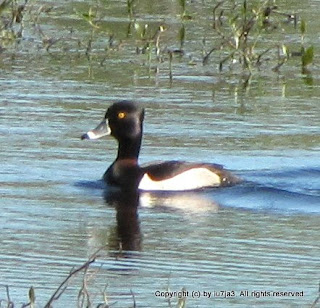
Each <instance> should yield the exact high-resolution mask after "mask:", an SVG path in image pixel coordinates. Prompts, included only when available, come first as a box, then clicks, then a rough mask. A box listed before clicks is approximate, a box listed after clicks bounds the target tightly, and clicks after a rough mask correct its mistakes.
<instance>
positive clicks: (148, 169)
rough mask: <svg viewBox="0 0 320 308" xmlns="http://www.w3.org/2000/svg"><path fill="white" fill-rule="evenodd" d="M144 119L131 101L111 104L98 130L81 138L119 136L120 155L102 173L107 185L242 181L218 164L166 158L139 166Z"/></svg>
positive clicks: (175, 186)
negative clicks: (163, 160) (166, 159)
mask: <svg viewBox="0 0 320 308" xmlns="http://www.w3.org/2000/svg"><path fill="white" fill-rule="evenodd" d="M143 120H144V109H143V108H141V107H140V106H139V105H138V104H136V103H133V102H131V101H121V102H117V103H114V104H113V105H112V106H110V107H109V109H108V110H107V112H106V114H105V117H104V119H103V121H102V122H101V123H100V124H99V125H98V126H97V127H96V128H95V129H93V130H90V131H88V132H87V133H86V134H84V135H82V137H81V139H98V138H100V137H103V136H106V135H111V136H113V137H114V138H115V139H117V141H118V143H119V146H118V155H117V158H116V160H115V161H114V162H113V164H112V165H111V166H110V167H109V168H108V169H107V171H106V172H105V174H104V176H103V179H104V181H105V182H107V184H108V185H111V186H118V187H120V188H123V189H140V190H149V191H157V190H161V191H178V190H194V189H199V188H205V187H220V186H231V185H234V184H236V183H239V181H240V179H239V178H238V177H236V176H234V175H232V174H231V173H230V172H229V171H227V170H225V169H223V167H222V166H221V165H217V164H210V163H188V162H184V161H166V162H156V163H151V164H146V165H141V166H140V165H139V164H138V157H139V152H140V147H141V140H142V131H143Z"/></svg>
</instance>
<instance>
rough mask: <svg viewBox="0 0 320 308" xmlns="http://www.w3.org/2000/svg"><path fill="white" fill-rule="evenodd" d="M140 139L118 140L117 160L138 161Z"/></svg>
mask: <svg viewBox="0 0 320 308" xmlns="http://www.w3.org/2000/svg"><path fill="white" fill-rule="evenodd" d="M141 139H142V137H139V138H134V139H129V138H128V139H124V140H119V146H118V155H117V160H118V159H133V160H136V161H138V157H139V152H140V147H141Z"/></svg>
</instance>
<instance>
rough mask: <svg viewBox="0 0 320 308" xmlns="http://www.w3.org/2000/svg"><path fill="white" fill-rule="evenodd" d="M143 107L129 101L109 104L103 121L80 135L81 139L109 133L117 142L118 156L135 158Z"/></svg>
mask: <svg viewBox="0 0 320 308" xmlns="http://www.w3.org/2000/svg"><path fill="white" fill-rule="evenodd" d="M143 119H144V109H143V108H142V107H140V106H139V105H138V104H137V103H134V102H131V101H120V102H117V103H114V104H113V105H111V106H110V107H109V108H108V110H107V112H106V114H105V117H104V119H103V121H102V122H101V123H100V124H99V125H98V126H97V127H96V128H95V129H92V130H90V131H88V132H87V133H86V134H83V135H82V136H81V139H98V138H101V137H103V136H106V135H111V136H113V137H114V138H116V139H117V140H118V142H119V148H118V158H131V157H132V158H133V157H134V158H137V157H138V155H139V150H140V145H141V139H142V131H143Z"/></svg>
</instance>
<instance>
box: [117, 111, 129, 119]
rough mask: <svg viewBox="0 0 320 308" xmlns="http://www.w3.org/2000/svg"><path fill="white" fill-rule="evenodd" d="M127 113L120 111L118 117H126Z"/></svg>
mask: <svg viewBox="0 0 320 308" xmlns="http://www.w3.org/2000/svg"><path fill="white" fill-rule="evenodd" d="M126 115H127V114H126V113H125V112H119V113H118V119H124V118H125V117H126Z"/></svg>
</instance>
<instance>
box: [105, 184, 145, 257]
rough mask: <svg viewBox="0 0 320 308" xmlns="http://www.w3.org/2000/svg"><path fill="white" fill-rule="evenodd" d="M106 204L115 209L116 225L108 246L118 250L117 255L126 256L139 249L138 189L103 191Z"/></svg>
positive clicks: (140, 243)
mask: <svg viewBox="0 0 320 308" xmlns="http://www.w3.org/2000/svg"><path fill="white" fill-rule="evenodd" d="M104 199H105V201H106V203H107V204H108V205H111V206H113V207H114V208H115V209H116V212H117V214H116V220H117V226H116V230H115V233H114V234H113V237H112V238H111V239H110V241H109V245H110V248H112V249H113V250H115V251H118V253H117V257H124V256H125V257H128V256H129V255H130V253H129V252H130V251H140V250H141V246H142V236H141V230H140V221H139V216H138V206H139V192H138V191H125V192H124V191H121V190H119V191H110V190H105V191H104Z"/></svg>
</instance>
